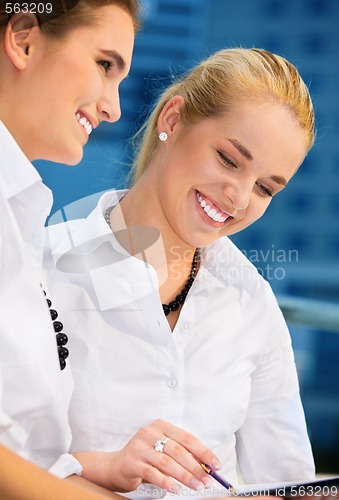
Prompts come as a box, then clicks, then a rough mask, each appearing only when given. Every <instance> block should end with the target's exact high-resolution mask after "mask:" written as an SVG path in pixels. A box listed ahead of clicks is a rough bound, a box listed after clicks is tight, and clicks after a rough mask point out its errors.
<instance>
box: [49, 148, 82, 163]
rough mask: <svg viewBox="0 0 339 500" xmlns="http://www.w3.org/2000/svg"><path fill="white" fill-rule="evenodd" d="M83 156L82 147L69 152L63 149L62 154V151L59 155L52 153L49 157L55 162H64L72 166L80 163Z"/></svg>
mask: <svg viewBox="0 0 339 500" xmlns="http://www.w3.org/2000/svg"><path fill="white" fill-rule="evenodd" d="M83 156H84V152H83V150H82V148H81V149H80V150H78V151H72V152H69V153H68V154H67V152H66V151H63V153H62V154H61V155H60V153H59V154H58V155H51V157H50V158H47V159H48V160H50V161H53V162H54V163H63V164H65V165H69V166H70V167H72V166H74V165H77V164H78V163H80V162H81V160H82V158H83Z"/></svg>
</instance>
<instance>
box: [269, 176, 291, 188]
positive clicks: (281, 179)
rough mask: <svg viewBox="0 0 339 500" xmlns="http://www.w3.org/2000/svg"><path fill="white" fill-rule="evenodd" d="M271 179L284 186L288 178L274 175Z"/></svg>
mask: <svg viewBox="0 0 339 500" xmlns="http://www.w3.org/2000/svg"><path fill="white" fill-rule="evenodd" d="M270 179H271V180H272V181H273V182H276V183H277V184H281V185H282V186H286V184H287V180H286V179H284V177H280V175H272V176H271V177H270Z"/></svg>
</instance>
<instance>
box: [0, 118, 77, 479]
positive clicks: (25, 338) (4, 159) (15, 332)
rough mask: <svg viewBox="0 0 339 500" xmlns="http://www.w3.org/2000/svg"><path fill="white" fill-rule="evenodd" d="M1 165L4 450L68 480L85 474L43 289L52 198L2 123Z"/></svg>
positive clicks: (68, 380)
mask: <svg viewBox="0 0 339 500" xmlns="http://www.w3.org/2000/svg"><path fill="white" fill-rule="evenodd" d="M0 164H1V176H0V214H1V222H0V345H1V348H0V444H1V445H4V446H6V447H8V448H10V449H11V450H12V451H14V452H16V453H18V454H19V455H21V456H22V457H23V458H26V459H28V460H30V461H31V462H34V463H35V464H37V465H39V466H41V467H43V468H44V469H48V470H49V471H50V472H52V473H54V474H55V475H58V476H60V477H65V476H68V475H70V474H73V473H79V472H80V471H81V467H80V465H79V463H78V462H77V461H76V460H75V459H74V458H73V457H72V456H71V455H69V454H68V453H67V452H68V450H69V445H70V441H71V433H70V429H69V425H68V415H67V411H68V406H69V400H70V396H71V391H72V388H73V380H72V375H71V372H70V369H67V368H66V369H65V370H64V371H63V372H61V371H60V366H59V360H58V355H57V347H56V339H55V333H54V331H53V327H52V321H51V317H50V313H49V311H48V307H47V305H46V301H45V299H44V296H43V294H42V290H41V287H40V282H41V273H42V269H41V267H42V262H41V259H42V253H43V246H44V240H45V229H44V222H45V219H46V217H47V215H48V213H49V211H50V208H51V206H52V195H51V192H50V190H49V189H48V188H47V187H46V186H44V185H43V184H42V182H41V178H40V176H39V174H38V172H37V171H36V170H35V168H34V167H33V166H32V164H31V163H30V162H29V161H28V159H27V158H26V157H25V156H24V154H23V153H22V151H21V150H20V149H19V147H18V145H17V144H16V142H15V141H14V139H13V138H12V136H11V135H10V133H9V132H8V130H7V129H6V128H5V126H4V125H3V124H2V123H1V122H0ZM46 285H47V283H44V287H46Z"/></svg>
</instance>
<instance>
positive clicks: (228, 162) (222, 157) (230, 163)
mask: <svg viewBox="0 0 339 500" xmlns="http://www.w3.org/2000/svg"><path fill="white" fill-rule="evenodd" d="M217 153H218V156H219V159H220V160H221V163H223V165H225V166H227V167H231V168H238V167H237V165H236V164H235V163H234V162H233V161H232V160H230V159H229V158H227V156H225V155H224V153H222V152H221V151H217Z"/></svg>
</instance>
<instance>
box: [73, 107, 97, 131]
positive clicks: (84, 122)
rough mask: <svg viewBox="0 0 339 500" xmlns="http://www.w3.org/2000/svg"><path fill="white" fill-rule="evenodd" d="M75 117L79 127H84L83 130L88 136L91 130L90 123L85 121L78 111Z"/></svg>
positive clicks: (84, 117)
mask: <svg viewBox="0 0 339 500" xmlns="http://www.w3.org/2000/svg"><path fill="white" fill-rule="evenodd" d="M75 117H76V119H77V120H78V122H79V123H80V125H82V126H83V127H84V129H85V130H86V132H87V134H88V135H90V133H91V132H92V130H93V127H92V124H91V122H89V121H88V120H87V118H86V116H84V115H83V114H82V113H81V112H80V111H78V112H77V113H76V115H75Z"/></svg>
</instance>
